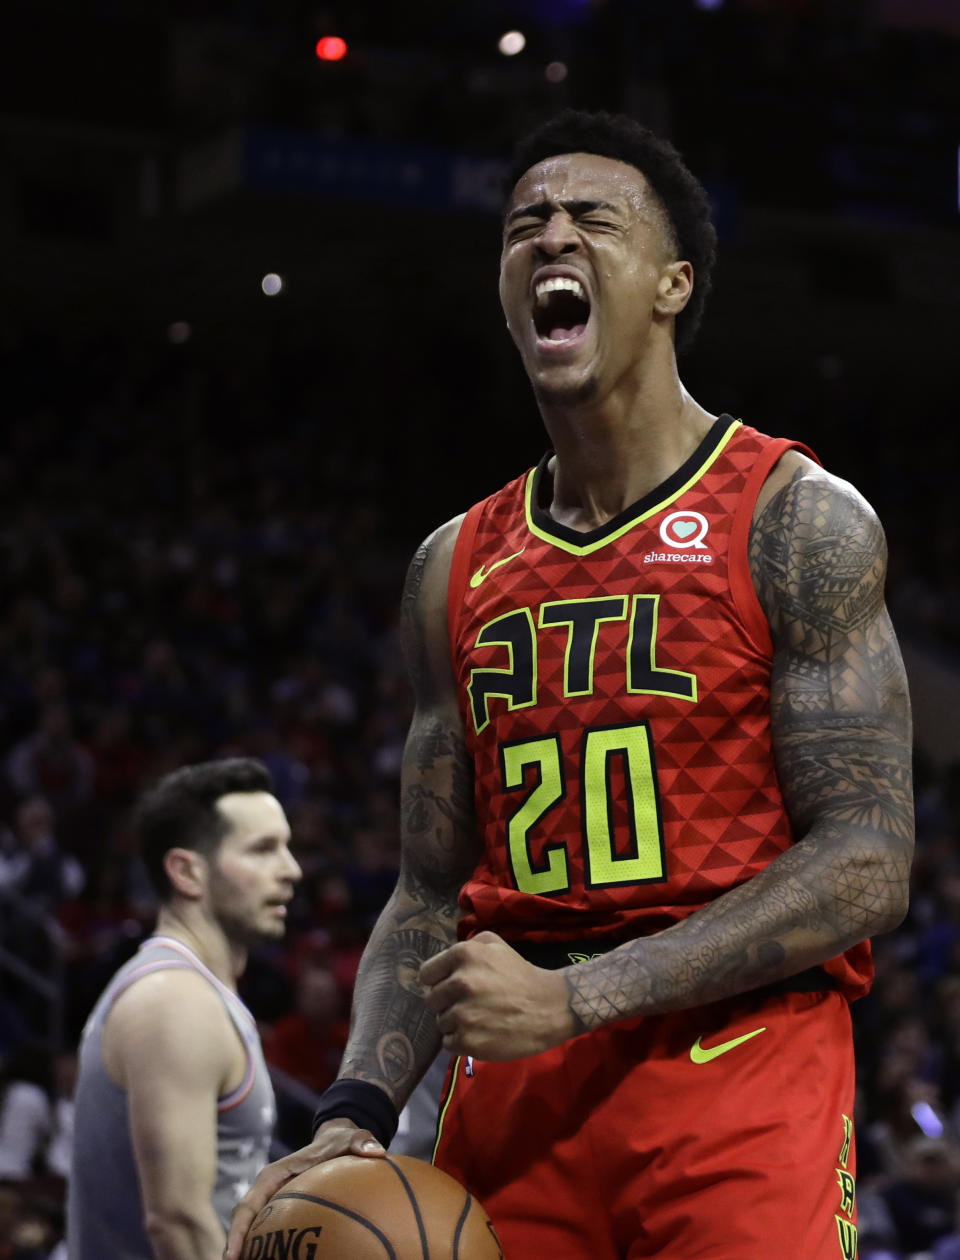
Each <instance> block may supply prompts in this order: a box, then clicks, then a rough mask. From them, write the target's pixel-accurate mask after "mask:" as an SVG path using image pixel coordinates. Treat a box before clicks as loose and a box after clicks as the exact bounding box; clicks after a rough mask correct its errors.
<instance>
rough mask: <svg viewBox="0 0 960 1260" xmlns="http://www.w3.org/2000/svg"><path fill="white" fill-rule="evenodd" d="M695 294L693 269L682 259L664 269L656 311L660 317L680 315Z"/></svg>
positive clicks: (658, 289) (655, 305)
mask: <svg viewBox="0 0 960 1260" xmlns="http://www.w3.org/2000/svg"><path fill="white" fill-rule="evenodd" d="M692 292H693V267H692V265H691V264H690V263H688V262H684V261H683V260H682V259H681V260H679V261H677V262H670V263H667V265H666V266H665V267H664V269H663V272H662V273H661V276H660V281H659V283H658V285H657V298H656V301H655V302H654V309H655V310H656V311H657V312H658V314H660V315H679V314H680V312H681V311H682V310H683V308H684V307H685V306H686V304H687V303H688V302H689V301H690V294H691V293H692Z"/></svg>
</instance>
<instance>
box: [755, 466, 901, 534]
mask: <svg viewBox="0 0 960 1260" xmlns="http://www.w3.org/2000/svg"><path fill="white" fill-rule="evenodd" d="M801 526H802V527H803V530H804V532H805V533H806V534H807V535H808V536H809V537H811V538H813V537H817V536H821V537H822V536H824V535H828V536H829V535H832V533H833V532H834V531H837V530H838V529H839V532H840V533H841V534H842V535H843V536H845V537H850V536H851V535H862V536H863V537H864V538H869V539H876V540H877V541H878V542H879V543H880V544H882V539H883V531H882V528H881V526H880V522H879V519H878V517H877V514H876V512H875V511H874V509H873V507H872V506H871V504H870V503H869V502H868V500H867V499H866V497H865V496H864V495H863V494H862V493H861V491H860V490H858V489H857V487H856V486H855V485H853V483H852V482H850V481H846V480H845V479H844V478H843V477H839V476H837V475H836V473H832V472H829V471H828V470H827V469H826V468H823V467H822V466H821V465H820V464H818V463H817V462H816V460H814V459H811V458H810V456H809V455H805V454H804V453H803V451H799V450H796V449H794V448H791V449H790V450H787V451H785V452H784V453H783V455H781V457H780V458H779V460H777V462H776V464H774V466H773V468H772V469H771V470H770V473H769V474H768V476H767V478H766V480H765V481H764V483H763V485H762V487H761V488H760V493H759V494H758V496H757V501H756V504H755V505H754V511H753V529H754V533H756V532H758V531H759V532H761V533H763V532H768V531H771V530H772V531H774V532H779V531H782V530H783V529H784V528H791V529H792V528H795V527H801Z"/></svg>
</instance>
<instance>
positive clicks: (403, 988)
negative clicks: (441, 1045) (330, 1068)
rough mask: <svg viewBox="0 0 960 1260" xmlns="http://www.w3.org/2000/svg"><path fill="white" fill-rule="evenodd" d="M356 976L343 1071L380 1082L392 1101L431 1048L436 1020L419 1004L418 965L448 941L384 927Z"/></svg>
mask: <svg viewBox="0 0 960 1260" xmlns="http://www.w3.org/2000/svg"><path fill="white" fill-rule="evenodd" d="M377 935H378V937H379V939H378V940H377V942H376V949H375V950H373V951H370V950H368V951H367V953H366V954H365V955H364V961H363V965H362V966H361V969H360V972H359V974H358V976H357V997H356V1001H355V1005H354V1021H353V1028H352V1030H351V1037H350V1044H349V1045H348V1047H347V1050H346V1051H345V1052H344V1058H343V1065H342V1069H341V1070H342V1071H344V1072H345V1073H346V1074H347V1075H349V1076H355V1077H357V1078H359V1079H360V1080H366V1081H372V1082H374V1083H375V1084H377V1085H380V1086H382V1088H384V1089H385V1090H386V1092H387V1093H388V1094H389V1095H390V1097H391V1098H392V1099H393V1100H394V1102H395V1103H397V1105H401V1104H402V1102H403V1101H404V1098H405V1095H406V1092H407V1091H408V1090H409V1089H410V1087H411V1086H412V1085H413V1083H414V1082H415V1079H416V1073H417V1072H418V1070H419V1069H420V1068H422V1066H423V1064H424V1062H426V1061H429V1059H430V1058H431V1057H432V1055H433V1054H434V1053H435V1052H436V1045H435V1043H436V1040H437V1032H436V1024H435V1021H434V1017H433V1015H432V1014H431V1013H430V1011H428V1010H427V1007H426V1005H425V1004H424V1000H423V998H424V994H423V989H422V987H421V985H420V980H419V972H420V964H421V962H423V961H425V960H426V959H427V958H432V957H433V956H434V954H439V953H440V951H441V950H443V949H446V948H447V946H448V945H449V944H451V940H450V939H448V938H445V937H444V938H438V937H435V936H432V935H430V934H428V933H426V932H423V931H418V930H415V929H409V928H406V929H395V930H389V929H388V930H387V931H386V932H385V933H384V934H383V935H382V936H381V935H380V933H379V930H378V933H377Z"/></svg>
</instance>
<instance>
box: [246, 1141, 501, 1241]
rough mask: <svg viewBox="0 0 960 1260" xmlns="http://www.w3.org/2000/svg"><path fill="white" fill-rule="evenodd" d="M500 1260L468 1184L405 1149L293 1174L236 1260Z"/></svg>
mask: <svg viewBox="0 0 960 1260" xmlns="http://www.w3.org/2000/svg"><path fill="white" fill-rule="evenodd" d="M278 1257H283V1260H504V1257H503V1248H502V1247H501V1246H500V1240H499V1238H498V1237H497V1235H496V1231H495V1230H494V1228H493V1225H492V1224H491V1222H490V1218H489V1217H488V1216H487V1214H486V1212H485V1211H484V1210H483V1208H482V1207H481V1206H480V1204H479V1203H478V1202H477V1200H476V1199H475V1198H473V1196H472V1195H471V1194H469V1193H468V1191H467V1190H465V1189H464V1188H463V1186H461V1185H460V1183H459V1182H458V1181H455V1180H454V1179H453V1178H452V1177H449V1176H448V1175H447V1174H446V1173H445V1172H441V1171H440V1169H439V1168H434V1167H433V1165H432V1164H426V1163H424V1162H423V1161H422V1160H419V1159H411V1158H410V1157H408V1156H406V1155H388V1156H387V1157H386V1159H363V1158H361V1157H359V1156H355V1155H343V1156H341V1157H340V1158H339V1159H331V1160H327V1161H326V1162H325V1163H322V1164H316V1165H314V1167H313V1168H308V1169H307V1171H306V1172H304V1173H301V1174H300V1175H299V1176H298V1177H294V1178H293V1179H292V1180H291V1181H288V1182H286V1184H285V1185H284V1186H283V1187H282V1188H281V1189H280V1190H279V1191H278V1192H277V1193H276V1194H275V1195H274V1196H273V1198H272V1199H271V1200H270V1201H269V1202H268V1203H267V1204H266V1205H265V1206H264V1207H263V1209H262V1210H261V1211H260V1214H259V1215H258V1216H257V1217H256V1219H255V1220H254V1222H253V1224H252V1225H251V1226H250V1232H249V1233H248V1234H247V1239H246V1242H245V1243H244V1247H243V1252H242V1255H241V1260H278Z"/></svg>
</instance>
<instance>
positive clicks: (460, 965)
mask: <svg viewBox="0 0 960 1260" xmlns="http://www.w3.org/2000/svg"><path fill="white" fill-rule="evenodd" d="M420 981H421V983H422V984H423V985H424V987H425V989H426V990H427V1005H428V1006H429V1008H430V1010H431V1011H433V1013H434V1014H435V1015H436V1017H437V1027H438V1028H439V1030H440V1034H441V1036H442V1037H443V1046H444V1049H445V1050H450V1051H452V1052H453V1053H454V1054H471V1055H473V1056H474V1057H475V1058H478V1059H523V1058H526V1057H527V1056H528V1055H531V1054H540V1053H541V1052H542V1051H544V1050H549V1049H550V1047H551V1046H556V1045H559V1044H560V1042H562V1041H566V1040H567V1039H568V1038H569V1037H573V1036H576V1034H577V1033H578V1032H579V1031H580V1029H579V1027H578V1026H577V1023H576V1020H575V1019H574V1016H573V1014H572V1013H571V1011H570V1008H569V1002H568V991H567V983H566V980H565V979H564V976H563V974H562V972H559V971H547V970H544V968H542V967H534V966H533V964H532V963H528V962H527V961H526V959H525V958H522V957H521V956H520V954H518V953H517V951H516V950H515V949H511V947H510V946H509V945H508V944H507V943H506V941H504V940H501V938H500V937H499V936H497V935H495V934H494V933H493V932H481V933H480V934H479V935H478V936H475V937H473V938H472V939H471V940H469V941H461V942H460V943H459V944H457V945H453V946H451V947H450V949H446V950H444V951H443V953H442V954H437V955H436V956H435V957H433V958H430V959H428V960H427V961H426V962H425V963H424V964H423V965H422V967H421V968H420Z"/></svg>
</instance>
